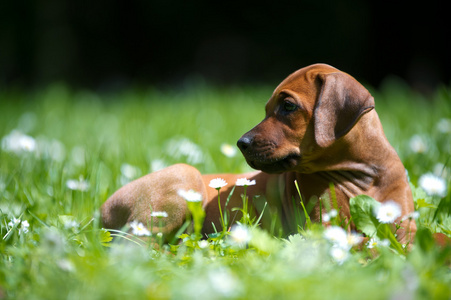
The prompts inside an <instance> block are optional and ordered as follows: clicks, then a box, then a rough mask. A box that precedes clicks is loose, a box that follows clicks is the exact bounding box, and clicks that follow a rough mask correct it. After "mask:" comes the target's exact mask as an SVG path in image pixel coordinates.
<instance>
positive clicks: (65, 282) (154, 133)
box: [0, 81, 451, 299]
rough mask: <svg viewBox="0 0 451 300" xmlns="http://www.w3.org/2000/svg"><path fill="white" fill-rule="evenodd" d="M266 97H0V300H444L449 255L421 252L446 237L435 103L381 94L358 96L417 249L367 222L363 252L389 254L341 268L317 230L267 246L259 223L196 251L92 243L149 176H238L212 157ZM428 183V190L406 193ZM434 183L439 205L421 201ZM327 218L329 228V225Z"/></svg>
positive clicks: (445, 140)
mask: <svg viewBox="0 0 451 300" xmlns="http://www.w3.org/2000/svg"><path fill="white" fill-rule="evenodd" d="M271 92H272V88H271V87H268V88H267V87H259V88H253V87H244V88H238V87H236V88H228V89H226V88H222V89H219V88H211V87H208V86H198V87H194V88H190V89H186V88H185V89H178V90H177V89H176V90H165V91H162V90H157V89H151V88H149V89H130V90H126V91H123V92H118V93H114V94H113V93H110V94H108V93H103V94H98V93H95V92H91V91H77V90H76V91H74V90H70V89H68V88H67V87H65V86H64V85H61V84H56V85H53V86H50V87H48V88H43V89H41V90H38V91H37V92H21V91H3V92H0V139H1V148H0V234H1V242H0V299H1V298H7V299H64V298H68V299H124V298H127V299H128V298H136V299H154V298H155V299H158V298H161V299H190V298H195V299H222V298H239V299H247V298H251V299H274V298H277V299H280V298H283V299H303V298H309V299H388V298H391V299H397V298H399V297H400V295H404V297H407V299H411V298H417V299H449V298H450V297H451V272H450V269H449V265H450V263H451V252H450V249H442V248H438V247H437V246H436V245H435V243H434V242H433V239H432V236H431V234H432V233H435V232H442V233H445V234H447V235H451V217H450V212H451V194H450V186H451V182H450V181H451V180H450V179H451V171H450V164H451V162H450V156H451V96H450V92H451V90H450V89H449V88H445V87H442V88H440V89H438V90H437V92H436V94H435V95H430V96H428V97H424V96H419V95H418V94H415V93H413V92H412V91H411V90H409V89H408V88H406V87H405V86H403V85H402V84H400V83H396V82H393V81H391V82H387V83H386V84H385V85H384V86H383V87H382V88H381V89H379V90H377V91H372V93H373V95H374V96H375V99H376V109H377V111H378V113H379V116H380V118H381V121H382V123H383V125H384V130H385V133H386V135H387V137H388V138H389V140H390V142H391V143H392V145H393V146H394V147H395V149H396V150H397V151H398V153H399V155H400V157H401V159H402V161H403V162H404V164H405V166H406V169H407V170H408V174H409V178H410V180H411V183H412V188H413V193H414V198H415V207H416V210H417V212H418V213H419V216H415V217H418V218H417V223H418V225H419V232H418V236H417V244H416V245H415V246H414V247H413V249H412V251H411V252H409V253H407V254H406V252H405V249H404V248H403V245H398V244H396V243H395V242H396V241H393V238H392V236H391V235H390V234H392V233H391V232H390V233H388V232H385V231H384V232H382V230H385V229H384V228H385V227H384V226H382V225H380V224H379V223H378V222H377V221H375V223H373V225H374V228H373V227H371V228H372V229H374V230H376V231H378V230H379V231H378V233H377V235H375V236H374V237H378V238H380V240H383V238H382V237H385V238H387V239H388V240H389V241H390V239H392V240H391V246H390V243H389V244H388V245H387V244H384V243H380V242H379V245H378V246H374V247H373V248H371V247H368V246H367V245H365V246H363V248H362V249H360V250H359V249H356V248H355V247H349V249H348V248H346V247H348V246H346V247H344V248H346V249H345V251H341V252H340V251H331V250H332V249H336V248H334V246H336V243H335V242H334V241H331V240H330V239H328V238H327V234H326V233H325V229H324V228H323V227H322V226H320V225H318V224H310V223H308V222H307V223H305V224H304V223H303V224H300V225H301V227H300V228H299V234H296V235H293V236H290V237H288V238H276V237H274V236H272V235H271V234H269V233H267V232H265V231H262V230H260V229H259V227H258V226H253V225H255V224H256V223H258V220H259V219H258V217H259V216H255V218H250V217H247V219H246V218H243V220H241V221H242V224H243V225H242V227H234V228H233V230H232V231H231V232H227V231H225V232H224V231H222V228H217V230H218V233H217V234H216V235H212V236H210V238H209V239H208V240H200V237H199V236H198V235H196V234H186V235H183V236H181V237H182V238H183V241H182V242H181V243H175V242H174V243H172V244H171V245H169V246H162V245H161V244H158V243H157V244H158V245H157V246H155V244H154V243H150V242H146V241H143V240H141V239H139V238H138V236H136V235H133V234H127V233H125V232H123V231H119V232H117V231H114V232H111V233H110V232H107V231H105V230H102V229H101V224H100V223H99V211H98V209H99V207H100V206H101V204H102V203H103V202H104V201H105V200H106V199H107V198H108V196H109V195H111V194H112V193H113V192H114V191H115V190H117V189H118V188H119V187H121V186H122V185H124V184H125V183H127V182H129V181H131V180H133V179H135V178H137V177H139V176H141V175H144V174H147V173H149V172H151V171H154V170H157V169H159V168H161V167H164V166H167V165H171V164H174V163H179V162H185V163H190V164H193V165H194V166H196V167H197V168H198V169H199V170H200V171H201V172H203V173H220V172H233V173H241V172H245V171H248V170H250V168H249V167H248V166H247V165H246V163H245V161H244V159H243V158H242V156H241V155H240V154H239V153H236V154H233V152H231V151H230V147H228V146H226V147H224V144H226V145H227V144H228V145H232V146H233V147H234V144H235V142H236V140H238V138H239V137H240V136H241V135H242V134H243V133H244V132H246V131H247V130H249V129H250V128H252V127H253V126H254V125H256V124H257V123H258V122H259V121H261V119H262V118H263V116H264V104H265V102H266V100H267V99H268V98H269V97H270V95H271ZM186 149H189V151H188V150H186ZM224 149H228V150H224ZM428 173H429V174H431V176H435V177H434V178H435V179H436V181H433V180H432V181H429V182H439V183H438V184H436V185H435V186H434V187H432V188H431V187H430V186H429V187H428V186H424V187H423V188H420V187H419V182H420V181H419V179H420V177H421V176H423V175H425V174H428ZM440 182H441V183H443V184H444V185H445V191H444V193H443V194H441V195H433V193H434V191H440ZM229 184H234V183H229ZM301 184H302V183H301ZM426 192H428V193H429V194H427V193H426ZM368 201H369V200H368ZM368 201H367V202H368ZM367 202H366V203H367ZM243 203H246V202H245V201H243ZM360 203H362V199H361V198H357V199H356V200H354V205H355V206H354V207H355V208H356V209H355V210H356V211H357V213H360V214H362V215H364V214H367V215H366V216H367V217H368V216H369V215H368V214H370V213H371V212H370V211H369V210H367V211H366V210H365V209H366V208H365V207H361V206H359V205H360ZM239 209H241V210H242V211H243V212H246V210H247V209H246V206H244V207H241V208H239ZM306 209H308V208H306ZM192 211H193V214H194V215H196V213H197V210H195V208H193V210H192ZM199 213H201V212H199ZM325 213H326V212H325ZM303 214H304V212H302V211H301V212H300V215H301V216H302V215H303ZM244 215H245V217H246V213H245V214H244ZM156 217H158V216H157V215H156ZM160 217H164V216H163V215H161V216H160ZM327 217H328V218H331V222H332V224H334V225H343V223H342V222H341V221H340V220H339V219H337V217H336V216H335V214H333V212H332V213H330V214H328V215H327ZM13 218H16V220H21V221H16V222H14V219H13ZM193 219H196V218H193ZM199 219H201V217H200V216H199ZM301 219H302V218H301ZM373 219H375V218H373ZM252 220H253V221H252ZM25 221H26V222H27V223H25ZM27 225H28V226H27ZM134 225H136V226H138V225H139V224H134ZM371 228H370V230H371ZM387 228H388V226H387ZM143 232H144V231H143ZM113 236H114V237H115V240H114V242H112V241H111V237H113ZM243 241H244V242H243ZM342 242H343V241H341V242H340V243H342ZM376 244H377V243H376Z"/></svg>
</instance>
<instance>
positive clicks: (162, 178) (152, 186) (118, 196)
mask: <svg viewBox="0 0 451 300" xmlns="http://www.w3.org/2000/svg"><path fill="white" fill-rule="evenodd" d="M180 189H182V190H190V189H193V190H195V191H196V192H199V193H201V194H202V197H203V198H204V199H205V198H206V196H207V191H206V187H205V185H204V182H203V180H202V176H201V174H200V172H199V171H198V170H197V169H196V168H194V167H192V166H189V165H185V164H176V165H173V166H170V167H167V168H165V169H163V170H160V171H157V172H154V173H151V174H148V175H146V176H143V177H141V178H139V179H136V180H134V181H132V182H130V183H128V184H127V185H125V186H123V187H122V188H120V189H119V190H118V191H116V192H115V193H114V194H113V195H112V196H111V197H110V198H109V199H108V200H107V201H106V202H105V203H104V204H103V206H102V209H101V213H102V222H103V226H104V227H105V228H108V229H121V228H122V227H123V226H124V225H125V224H127V223H128V222H132V221H138V222H141V223H143V224H144V225H145V226H146V227H148V228H149V229H150V228H152V230H153V233H158V232H161V233H163V234H164V235H165V236H167V235H171V234H173V233H175V232H176V231H177V230H178V229H179V228H180V227H181V226H182V225H183V223H184V222H185V218H186V213H187V204H186V201H185V199H183V198H182V197H181V196H180V195H179V194H178V191H179V190H180ZM163 211H164V212H166V213H167V214H168V216H167V217H165V218H162V219H161V220H160V219H159V218H153V217H151V213H152V212H163ZM160 221H161V222H160ZM152 222H153V223H152ZM160 225H162V226H163V227H159V226H160Z"/></svg>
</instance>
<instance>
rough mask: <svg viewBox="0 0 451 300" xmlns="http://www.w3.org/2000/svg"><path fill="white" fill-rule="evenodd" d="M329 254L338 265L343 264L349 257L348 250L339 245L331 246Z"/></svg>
mask: <svg viewBox="0 0 451 300" xmlns="http://www.w3.org/2000/svg"><path fill="white" fill-rule="evenodd" d="M330 256H331V257H332V258H333V259H334V260H335V262H336V263H338V264H339V265H341V264H343V263H344V262H345V261H346V260H347V259H348V257H349V252H348V251H347V250H345V249H343V248H340V247H332V248H331V249H330Z"/></svg>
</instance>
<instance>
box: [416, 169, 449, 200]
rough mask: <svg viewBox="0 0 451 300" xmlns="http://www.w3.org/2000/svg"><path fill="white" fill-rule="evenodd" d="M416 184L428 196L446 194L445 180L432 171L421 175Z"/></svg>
mask: <svg viewBox="0 0 451 300" xmlns="http://www.w3.org/2000/svg"><path fill="white" fill-rule="evenodd" d="M418 184H419V186H420V187H421V188H422V189H423V190H424V191H425V192H426V193H427V194H428V195H429V196H440V197H445V196H446V192H447V188H446V181H445V179H443V178H441V177H439V176H435V175H434V174H432V173H427V174H424V175H421V177H420V179H419V180H418Z"/></svg>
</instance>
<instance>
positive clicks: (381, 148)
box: [313, 110, 405, 197]
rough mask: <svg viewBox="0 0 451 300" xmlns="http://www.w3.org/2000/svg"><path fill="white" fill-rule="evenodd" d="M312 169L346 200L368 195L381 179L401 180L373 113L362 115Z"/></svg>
mask: <svg viewBox="0 0 451 300" xmlns="http://www.w3.org/2000/svg"><path fill="white" fill-rule="evenodd" d="M323 161H327V164H325V163H323ZM313 169H314V170H315V172H318V173H319V174H321V177H323V178H324V179H327V180H328V181H330V182H333V183H334V184H336V185H338V186H340V187H341V189H342V190H343V191H344V193H345V194H347V196H348V197H353V196H356V195H359V194H368V192H369V190H370V189H372V187H373V186H374V185H378V184H379V182H380V181H381V180H385V178H394V177H400V176H405V174H403V173H402V171H403V170H404V167H403V166H402V163H401V160H400V159H399V157H398V154H397V153H396V151H395V150H394V149H393V147H392V146H391V145H390V143H389V142H388V140H387V138H386V137H385V134H384V131H383V129H382V125H381V122H380V120H379V117H378V115H377V113H376V111H374V110H373V111H371V112H369V113H367V114H366V115H364V116H363V117H362V119H361V120H360V121H359V122H358V123H357V124H356V126H355V127H354V128H352V129H351V131H350V132H349V133H348V134H346V135H345V136H344V137H342V138H341V139H340V140H337V141H336V143H335V144H334V145H332V146H331V147H330V148H328V149H325V150H324V153H323V154H322V155H321V157H320V158H319V159H317V160H316V162H314V168H313ZM400 170H401V172H400ZM395 173H396V174H395Z"/></svg>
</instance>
